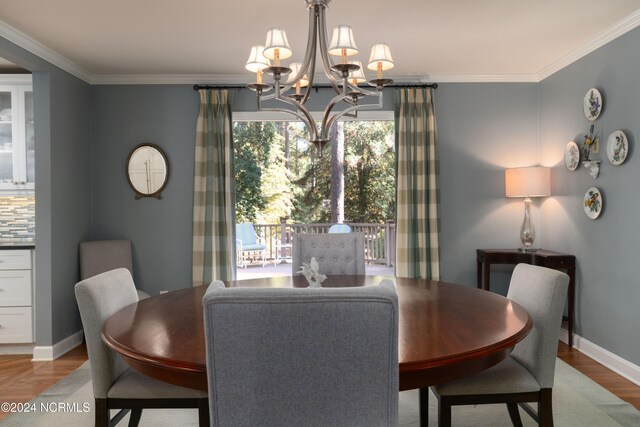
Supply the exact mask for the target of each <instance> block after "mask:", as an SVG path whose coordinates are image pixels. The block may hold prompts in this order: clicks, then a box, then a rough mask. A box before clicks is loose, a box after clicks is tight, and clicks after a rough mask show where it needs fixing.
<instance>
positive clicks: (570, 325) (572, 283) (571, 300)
mask: <svg viewBox="0 0 640 427" xmlns="http://www.w3.org/2000/svg"><path fill="white" fill-rule="evenodd" d="M567 273H568V274H569V295H567V297H568V298H569V302H568V303H567V304H568V306H569V307H568V308H569V320H568V321H567V329H568V331H567V332H568V333H569V347H573V317H574V299H575V285H576V268H575V266H574V267H571V268H568V269H567Z"/></svg>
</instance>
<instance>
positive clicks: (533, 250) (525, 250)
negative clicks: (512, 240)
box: [518, 248, 538, 253]
mask: <svg viewBox="0 0 640 427" xmlns="http://www.w3.org/2000/svg"><path fill="white" fill-rule="evenodd" d="M518 252H525V253H526V252H538V248H518Z"/></svg>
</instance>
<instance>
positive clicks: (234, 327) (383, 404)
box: [203, 281, 398, 427]
mask: <svg viewBox="0 0 640 427" xmlns="http://www.w3.org/2000/svg"><path fill="white" fill-rule="evenodd" d="M203 304H204V319H205V337H206V344H207V347H206V349H207V350H206V351H207V375H208V381H209V408H210V411H211V412H210V414H211V422H212V425H213V426H216V427H226V426H240V425H242V426H257V425H263V426H307V427H316V426H318V427H320V426H322V427H326V426H354V427H356V426H363V427H364V426H366V427H374V426H396V425H397V422H398V301H397V295H396V292H395V288H394V285H393V283H392V282H391V281H384V282H383V283H381V284H380V285H379V286H368V287H353V288H297V289H284V288H241V287H239V288H225V287H224V284H223V283H222V282H213V283H212V284H211V285H210V287H209V289H208V290H207V293H206V294H205V296H204V299H203Z"/></svg>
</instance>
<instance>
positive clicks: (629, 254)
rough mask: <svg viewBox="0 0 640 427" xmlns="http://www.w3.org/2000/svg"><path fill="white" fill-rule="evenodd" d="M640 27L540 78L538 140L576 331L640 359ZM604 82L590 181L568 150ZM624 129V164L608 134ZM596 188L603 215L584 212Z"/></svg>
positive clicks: (548, 236) (551, 227) (584, 128)
mask: <svg viewBox="0 0 640 427" xmlns="http://www.w3.org/2000/svg"><path fill="white" fill-rule="evenodd" d="M639 54H640V30H639V29H635V30H633V31H631V32H629V33H627V34H626V35H624V36H622V37H620V38H618V39H616V40H614V41H612V42H611V43H609V44H607V45H605V46H604V47H602V48H600V49H598V50H596V51H595V52H593V53H591V54H589V55H588V56H586V57H585V58H583V59H581V60H579V61H577V62H575V63H574V64H572V65H570V66H568V67H566V68H565V69H563V70H561V71H559V72H558V73H555V74H554V75H552V76H551V77H549V78H547V79H545V80H543V81H542V82H541V83H540V84H539V90H540V107H539V108H540V142H541V146H542V151H543V152H544V153H545V157H546V159H545V163H546V164H547V165H548V166H554V169H553V170H552V194H553V197H550V198H549V200H547V201H545V203H544V204H543V228H544V230H545V235H544V237H543V242H544V246H545V247H549V248H554V249H557V250H560V251H566V252H569V253H573V254H575V255H576V257H577V263H578V268H577V270H578V271H577V288H576V332H577V333H578V334H579V335H581V336H582V337H584V338H586V339H587V340H589V341H591V342H593V343H595V344H597V345H599V346H601V347H603V348H606V349H607V350H609V351H611V352H613V353H615V354H617V355H619V356H621V357H623V358H624V359H626V360H628V361H630V362H632V363H634V364H636V365H640V340H639V339H638V331H640V311H639V310H638V308H639V306H640V286H639V285H640V279H639V278H638V277H639V276H638V274H637V269H636V267H637V266H636V263H637V262H638V254H639V253H640V231H639V230H638V228H637V227H635V225H634V224H635V222H636V221H637V219H636V218H635V216H636V215H637V213H638V210H639V208H640V198H639V197H638V194H639V190H638V188H639V187H638V183H639V182H640V167H639V163H638V162H639V160H640V159H639V158H638V155H637V153H636V143H637V142H638V141H639V139H638V138H639V136H640V121H639V120H638V114H639V112H640V84H638V76H639V75H640V61H638V56H639ZM592 87H595V88H598V90H599V91H600V92H601V93H602V95H603V97H604V109H603V111H602V114H601V115H600V117H599V118H598V120H597V121H596V122H595V125H596V129H597V130H599V131H600V132H601V133H602V137H603V138H602V144H601V149H600V154H599V155H596V156H595V158H599V159H601V160H602V167H601V171H600V176H599V177H598V178H597V179H595V180H594V179H592V178H591V177H590V176H589V175H588V173H587V170H586V169H585V168H584V167H582V166H581V167H580V168H579V169H578V170H576V171H574V172H570V171H569V170H568V169H566V168H565V167H564V164H563V160H562V159H563V152H564V148H565V145H566V144H567V142H568V141H570V140H575V141H576V142H579V143H582V142H584V136H583V135H584V134H586V133H587V132H588V129H589V125H590V122H588V121H587V119H586V118H585V117H584V115H583V112H582V99H583V97H584V95H585V93H586V92H587V90H588V89H589V88H592ZM618 129H622V130H623V131H624V132H625V134H626V135H627V137H628V138H629V141H630V154H629V156H628V157H627V160H626V162H625V163H623V164H622V165H620V166H613V165H611V164H610V163H609V162H608V160H607V159H606V154H605V146H606V139H607V137H608V135H609V134H610V133H611V132H613V131H615V130H618ZM590 186H596V187H598V188H599V189H600V191H601V192H602V194H603V197H604V209H603V212H602V214H601V216H600V218H599V219H597V220H590V219H588V218H587V216H586V215H585V214H584V212H583V208H582V199H583V195H584V193H585V191H586V190H587V189H588V188H589V187H590Z"/></svg>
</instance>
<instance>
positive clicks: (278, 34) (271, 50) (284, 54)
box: [262, 28, 293, 59]
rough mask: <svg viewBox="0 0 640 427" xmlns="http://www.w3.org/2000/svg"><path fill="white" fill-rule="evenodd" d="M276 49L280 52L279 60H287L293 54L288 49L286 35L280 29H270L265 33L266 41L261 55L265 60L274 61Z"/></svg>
mask: <svg viewBox="0 0 640 427" xmlns="http://www.w3.org/2000/svg"><path fill="white" fill-rule="evenodd" d="M276 49H279V51H280V59H287V58H289V57H290V56H291V55H293V52H292V51H291V48H290V47H289V40H287V33H286V32H285V31H284V30H283V29H282V28H271V29H270V30H269V31H267V41H266V42H265V44H264V52H262V54H263V55H264V56H265V58H267V59H276Z"/></svg>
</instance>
